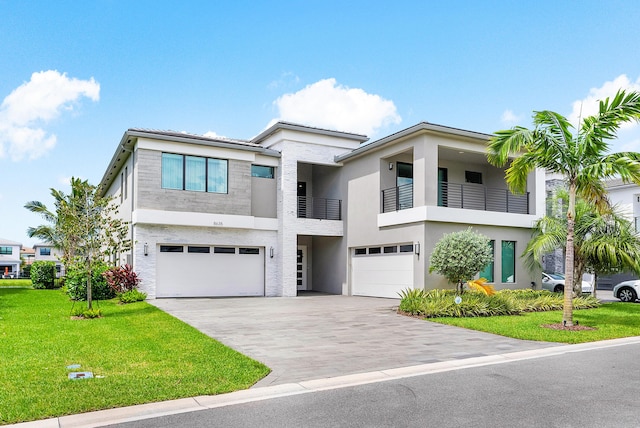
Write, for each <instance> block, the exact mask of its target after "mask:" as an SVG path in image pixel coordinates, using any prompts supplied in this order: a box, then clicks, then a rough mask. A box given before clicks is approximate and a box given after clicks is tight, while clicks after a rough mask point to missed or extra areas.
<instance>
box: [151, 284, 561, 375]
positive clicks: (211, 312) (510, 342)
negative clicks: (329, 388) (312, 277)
mask: <svg viewBox="0 0 640 428" xmlns="http://www.w3.org/2000/svg"><path fill="white" fill-rule="evenodd" d="M150 303H151V304H153V305H155V306H157V307H158V308H160V309H162V310H163V311H165V312H167V313H169V314H171V315H173V316H175V317H176V318H178V319H180V320H182V321H184V322H186V323H187V324H190V325H192V326H193V327H195V328H197V329H198V330H200V331H202V332H203V333H205V334H207V335H208V336H210V337H213V338H214V339H216V340H218V341H220V342H222V343H224V344H225V345H227V346H229V347H231V348H233V349H235V350H237V351H239V352H241V353H243V354H245V355H247V356H249V357H251V358H253V359H255V360H258V361H260V362H262V363H264V364H266V365H267V366H269V367H270V368H271V370H272V372H271V373H270V374H269V375H268V376H267V377H266V378H264V379H262V380H261V381H260V382H258V383H257V384H256V386H270V385H278V384H283V383H291V382H300V381H303V380H311V379H319V378H326V377H334V376H342V375H348V374H355V373H365V372H370V371H376V370H385V369H391V368H397V367H405V366H413V365H419V364H427V363H433V362H440V361H448V360H459V359H464V358H471V357H480V356H485V355H495V354H504V353H509V352H515V351H524V350H530V349H539V348H545V347H548V346H553V345H554V344H552V343H544V342H532V341H523V340H517V339H510V338H506V337H502V336H496V335H493V334H488V333H482V332H477V331H472V330H466V329H462V328H457V327H451V326H446V325H442V324H436V323H432V322H429V321H423V320H420V319H416V318H410V317H406V316H402V315H398V314H396V308H397V305H398V303H399V301H398V300H396V299H382V298H372V297H354V296H335V295H305V296H298V297H269V298H264V297H263V298H252V297H246V298H217V299H157V300H153V301H150Z"/></svg>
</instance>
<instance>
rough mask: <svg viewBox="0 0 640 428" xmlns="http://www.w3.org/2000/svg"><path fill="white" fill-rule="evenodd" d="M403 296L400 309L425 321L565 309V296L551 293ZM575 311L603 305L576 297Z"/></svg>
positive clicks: (445, 292)
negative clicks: (425, 319)
mask: <svg viewBox="0 0 640 428" xmlns="http://www.w3.org/2000/svg"><path fill="white" fill-rule="evenodd" d="M400 294H401V298H402V299H401V301H400V305H399V307H398V310H400V311H402V312H406V313H409V314H412V315H418V316H424V317H425V318H436V317H486V316H497V315H517V314H521V313H524V312H541V311H554V310H561V309H562V300H563V296H562V295H558V293H551V292H549V291H535V290H529V289H526V290H501V291H498V292H496V293H495V294H494V295H487V294H485V293H484V292H478V291H470V292H467V293H465V294H464V295H463V296H462V300H461V301H460V303H458V304H457V303H456V302H455V296H456V292H455V290H431V291H428V292H423V291H422V290H405V291H403V292H402V293H400ZM573 304H574V308H575V309H589V308H596V307H598V306H599V303H598V300H597V299H595V298H594V297H592V296H584V297H579V298H575V299H574V301H573Z"/></svg>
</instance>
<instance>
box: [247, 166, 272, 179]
mask: <svg viewBox="0 0 640 428" xmlns="http://www.w3.org/2000/svg"><path fill="white" fill-rule="evenodd" d="M273 170H274V168H273V167H272V166H263V165H251V176H252V177H259V178H273Z"/></svg>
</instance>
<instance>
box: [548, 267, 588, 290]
mask: <svg viewBox="0 0 640 428" xmlns="http://www.w3.org/2000/svg"><path fill="white" fill-rule="evenodd" d="M542 289H543V290H549V291H554V292H556V293H562V292H564V275H563V274H561V273H547V272H542ZM592 291H593V286H592V284H591V283H589V282H587V281H582V292H583V293H591V292H592Z"/></svg>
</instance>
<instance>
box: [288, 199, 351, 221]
mask: <svg viewBox="0 0 640 428" xmlns="http://www.w3.org/2000/svg"><path fill="white" fill-rule="evenodd" d="M298 218H314V219H320V220H342V200H341V199H325V198H310V197H308V196H298Z"/></svg>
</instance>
